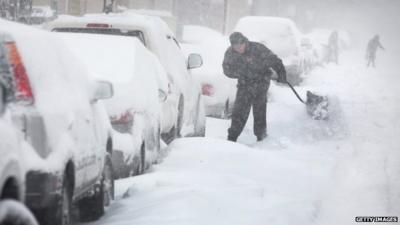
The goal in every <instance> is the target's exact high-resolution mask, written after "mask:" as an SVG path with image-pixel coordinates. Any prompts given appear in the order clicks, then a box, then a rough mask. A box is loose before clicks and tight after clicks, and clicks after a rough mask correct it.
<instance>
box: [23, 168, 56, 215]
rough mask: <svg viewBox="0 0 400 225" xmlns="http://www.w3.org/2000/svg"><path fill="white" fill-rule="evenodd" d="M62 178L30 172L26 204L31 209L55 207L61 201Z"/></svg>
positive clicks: (27, 178)
mask: <svg viewBox="0 0 400 225" xmlns="http://www.w3.org/2000/svg"><path fill="white" fill-rule="evenodd" d="M61 190H62V178H61V177H60V176H57V175H55V174H51V173H44V172H39V171H30V172H28V173H27V175H26V200H25V201H26V204H27V206H28V207H29V208H31V209H43V208H48V207H52V206H55V205H57V204H58V203H59V201H60V199H61Z"/></svg>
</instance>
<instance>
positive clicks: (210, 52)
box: [181, 25, 236, 118]
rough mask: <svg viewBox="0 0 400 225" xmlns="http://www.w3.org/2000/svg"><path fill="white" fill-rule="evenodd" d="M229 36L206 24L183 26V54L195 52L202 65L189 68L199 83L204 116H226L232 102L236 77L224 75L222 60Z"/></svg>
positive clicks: (228, 113) (228, 115) (230, 110)
mask: <svg viewBox="0 0 400 225" xmlns="http://www.w3.org/2000/svg"><path fill="white" fill-rule="evenodd" d="M229 45H230V44H229V37H226V36H223V35H222V34H221V33H218V31H215V30H212V29H210V28H207V27H201V26H193V25H190V26H189V25H187V26H184V28H183V36H182V43H181V47H182V50H183V51H184V53H185V54H187V55H190V54H191V53H197V54H199V55H201V56H202V58H203V65H202V66H201V67H200V68H197V69H194V70H193V71H192V73H193V75H194V77H195V79H196V80H197V81H198V82H199V83H200V85H201V89H202V94H203V99H204V106H205V111H206V115H207V116H212V117H219V118H229V117H230V114H231V112H232V107H233V103H234V102H235V93H236V80H234V79H230V78H228V77H226V76H225V75H224V73H223V70H222V62H223V59H224V54H225V51H226V49H227V48H228V47H229Z"/></svg>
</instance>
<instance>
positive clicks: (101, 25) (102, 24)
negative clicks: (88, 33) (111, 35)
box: [86, 23, 111, 28]
mask: <svg viewBox="0 0 400 225" xmlns="http://www.w3.org/2000/svg"><path fill="white" fill-rule="evenodd" d="M86 27H90V28H109V27H111V26H110V25H109V24H105V23H88V24H86Z"/></svg>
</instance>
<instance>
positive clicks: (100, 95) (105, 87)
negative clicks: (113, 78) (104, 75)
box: [93, 81, 114, 101]
mask: <svg viewBox="0 0 400 225" xmlns="http://www.w3.org/2000/svg"><path fill="white" fill-rule="evenodd" d="M113 95H114V88H113V85H112V84H111V83H110V82H108V81H96V84H95V90H94V96H93V100H94V101H97V100H100V99H108V98H111V97H112V96H113Z"/></svg>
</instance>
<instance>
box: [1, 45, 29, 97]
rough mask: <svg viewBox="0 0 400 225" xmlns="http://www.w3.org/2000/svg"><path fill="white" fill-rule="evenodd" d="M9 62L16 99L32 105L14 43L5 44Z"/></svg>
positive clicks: (27, 79) (26, 77)
mask: <svg viewBox="0 0 400 225" xmlns="http://www.w3.org/2000/svg"><path fill="white" fill-rule="evenodd" d="M6 47H7V50H8V52H9V58H10V61H11V67H12V70H13V75H14V82H15V87H16V96H15V97H16V99H17V100H18V101H23V102H25V103H28V104H33V102H34V98H33V93H32V89H31V85H30V82H29V78H28V74H27V73H26V69H25V66H24V64H23V63H22V59H21V56H20V54H19V52H18V49H17V46H16V44H15V43H14V42H10V43H7V44H6Z"/></svg>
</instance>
